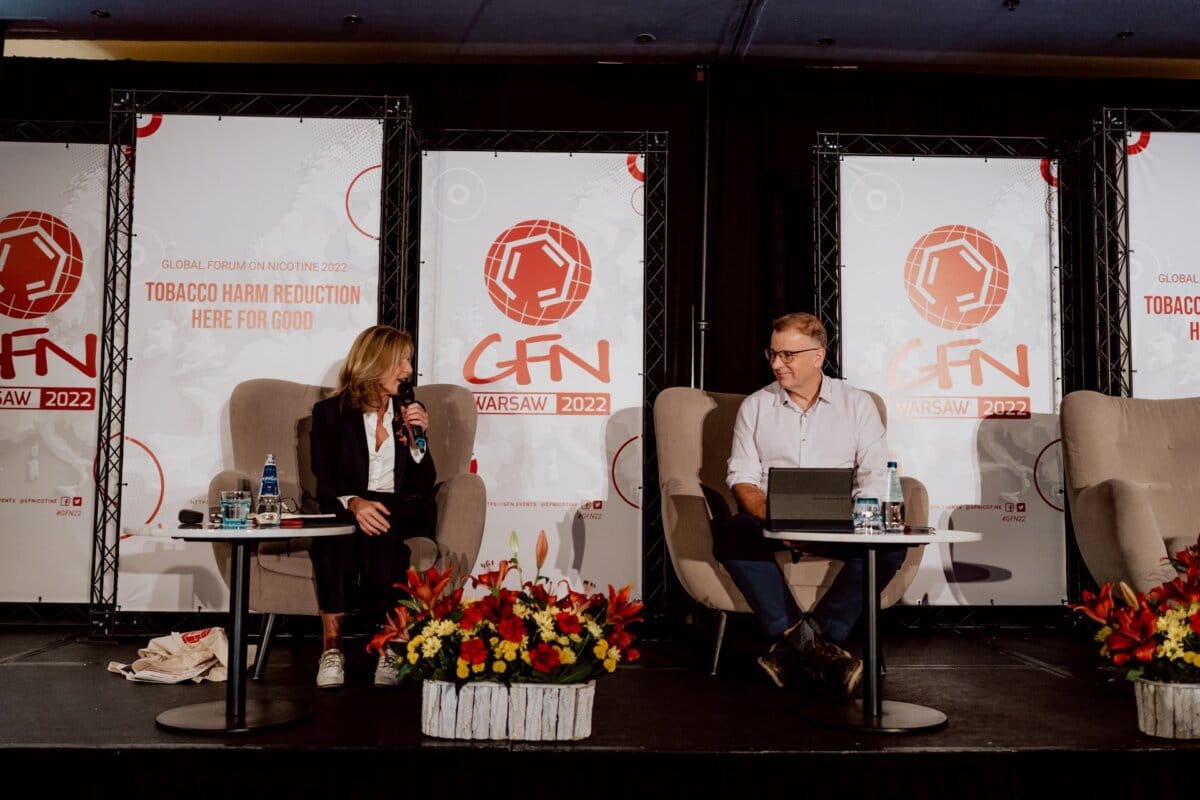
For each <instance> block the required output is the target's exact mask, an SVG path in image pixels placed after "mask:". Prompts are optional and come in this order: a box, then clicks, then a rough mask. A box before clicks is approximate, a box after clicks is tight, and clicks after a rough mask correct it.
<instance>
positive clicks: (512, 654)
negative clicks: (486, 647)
mask: <svg viewBox="0 0 1200 800" xmlns="http://www.w3.org/2000/svg"><path fill="white" fill-rule="evenodd" d="M517 648H518V645H517V643H516V642H509V641H503V640H497V639H493V640H492V655H494V656H495V657H496V658H497V659H504V660H505V661H512V660H513V659H514V658H516V657H517Z"/></svg>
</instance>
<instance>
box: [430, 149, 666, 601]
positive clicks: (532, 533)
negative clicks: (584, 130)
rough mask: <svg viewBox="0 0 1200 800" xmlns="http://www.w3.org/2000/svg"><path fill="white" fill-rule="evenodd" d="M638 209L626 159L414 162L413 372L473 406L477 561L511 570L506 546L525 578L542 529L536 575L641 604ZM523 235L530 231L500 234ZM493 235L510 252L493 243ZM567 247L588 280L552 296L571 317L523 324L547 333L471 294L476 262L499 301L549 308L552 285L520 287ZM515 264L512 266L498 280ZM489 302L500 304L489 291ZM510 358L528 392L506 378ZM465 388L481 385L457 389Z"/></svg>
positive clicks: (455, 155)
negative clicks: (417, 260) (490, 272)
mask: <svg viewBox="0 0 1200 800" xmlns="http://www.w3.org/2000/svg"><path fill="white" fill-rule="evenodd" d="M641 203H642V183H641V180H640V167H639V164H638V162H637V161H636V160H634V161H631V160H630V159H629V158H628V157H627V156H625V155H609V154H586V153H585V154H580V153H576V154H574V155H567V154H549V153H499V154H493V153H490V152H487V153H476V152H448V151H441V152H437V151H435V152H429V153H427V154H426V155H425V158H424V163H423V167H422V210H421V220H422V235H421V263H422V266H421V310H420V336H419V338H418V342H417V347H418V371H419V373H420V376H421V381H422V382H423V383H458V384H462V385H466V386H467V387H468V388H470V389H472V391H474V392H475V393H476V405H477V407H479V408H480V412H481V413H480V417H479V429H478V433H477V435H476V438H475V459H476V462H477V464H478V472H479V474H480V476H481V477H482V478H483V479H484V482H485V484H486V486H487V495H488V516H487V527H486V531H485V535H484V541H483V547H482V549H481V551H480V555H479V561H480V562H483V561H492V562H496V561H499V560H501V559H505V558H510V557H511V552H510V549H509V537H510V534H511V533H512V532H513V531H516V532H517V535H518V538H519V541H520V547H521V550H520V555H521V559H522V564H523V565H526V566H527V567H529V569H528V570H527V572H526V578H532V577H533V570H532V564H533V553H534V543H535V540H536V537H537V533H538V531H539V530H545V531H546V535H547V537H548V538H549V542H550V556H549V559H548V561H547V566H546V568H545V569H544V570H543V573H544V574H547V575H549V576H550V577H551V578H554V579H558V578H560V577H562V578H567V579H569V580H571V581H572V582H573V583H575V584H576V585H577V586H578V584H579V582H580V580H586V581H591V582H594V583H596V584H599V585H600V586H601V587H602V588H603V586H604V584H606V583H611V584H614V585H615V586H617V587H621V586H623V585H625V584H627V583H631V584H633V585H634V586H635V592H639V591H640V584H641V566H642V555H641V551H642V543H641V509H640V506H641V485H642V446H641V445H642V442H641V433H642V405H643V397H642V360H643V347H642V338H643V330H644V323H643V291H644V281H643V272H644V269H643V263H642V258H643V220H642V216H641V208H642V206H641ZM527 221H542V224H540V225H535V226H528V227H526V228H520V227H518V228H516V229H515V230H513V229H514V226H518V225H519V224H520V223H523V222H527ZM546 222H550V223H556V224H557V225H555V224H545V223H546ZM557 226H563V227H565V228H566V229H567V232H563V231H562V230H561V229H560V228H559V227H557ZM506 231H511V232H510V233H509V238H510V240H511V242H512V243H513V245H512V248H513V249H506V248H504V247H503V246H501V245H496V244H495V242H496V241H497V239H499V238H501V237H503V236H505V234H506ZM571 233H573V234H574V236H575V237H578V240H579V242H581V243H582V244H583V246H584V248H585V250H586V252H587V254H588V255H589V256H590V265H591V271H590V278H589V277H588V275H587V274H586V271H582V272H580V271H577V272H576V275H575V281H574V282H573V283H572V284H571V285H570V286H569V287H567V289H566V290H565V294H566V296H568V297H574V298H575V299H576V300H579V298H580V297H581V298H582V300H581V302H578V304H577V305H574V307H573V310H570V308H571V306H572V305H573V304H572V303H570V302H565V303H550V304H549V305H547V306H545V308H544V309H541V310H539V311H538V312H537V313H538V314H540V315H543V318H544V319H545V320H547V321H548V324H527V323H529V322H531V321H532V320H528V319H526V321H525V322H520V321H516V320H515V319H513V318H510V316H507V315H506V313H504V312H502V311H501V309H500V307H499V306H498V305H497V303H496V302H493V299H492V298H491V297H490V296H489V282H488V280H487V279H485V269H486V267H487V265H488V258H489V252H491V253H492V254H493V255H494V256H495V257H496V260H494V261H493V262H492V266H493V267H494V268H497V267H498V268H499V270H500V274H502V275H511V276H512V277H513V278H514V282H513V283H512V284H511V285H510V286H509V289H510V290H512V289H513V287H516V293H517V295H518V298H517V300H520V299H523V298H524V297H525V296H526V295H529V296H530V297H531V298H532V299H533V301H534V302H535V305H536V302H537V299H538V298H541V299H542V300H545V299H546V298H547V297H550V298H554V297H558V296H562V295H563V292H564V290H563V288H562V287H561V286H558V287H550V286H549V284H547V285H546V286H545V287H543V289H544V291H543V292H541V293H537V292H536V289H537V287H536V286H534V285H533V284H534V282H536V279H537V273H536V271H537V270H538V269H539V266H540V267H542V268H545V269H546V270H547V272H546V273H544V274H542V277H547V276H548V275H551V274H557V275H560V276H561V274H562V272H561V269H559V268H557V267H555V268H550V267H549V266H548V265H549V263H550V260H554V259H557V260H558V261H559V263H560V264H562V263H566V262H567V260H569V257H570V256H573V255H575V254H577V250H576V249H575V246H574V241H573V238H572V237H571V236H570V234H571ZM546 237H550V239H551V240H552V241H549V243H548V240H547V238H546ZM522 238H524V239H530V238H532V239H534V240H535V241H533V242H532V243H528V246H527V247H525V248H522V247H521V246H520V245H519V244H516V243H517V242H519V241H520V240H522ZM564 242H565V244H563V243H564ZM556 243H557V244H556ZM517 249H519V250H520V256H521V257H522V258H523V260H520V261H519V262H518V263H519V265H521V266H520V268H519V269H515V271H510V268H512V267H513V264H512V261H511V259H512V258H513V257H514V256H515V255H516V253H515V250H517ZM552 251H553V252H552ZM567 251H569V253H568V252H567ZM564 253H566V255H564ZM548 259H549V260H548ZM527 279H528V280H530V283H528V284H526V283H524V281H525V280H527ZM550 282H551V283H552V282H553V280H551V281H550ZM492 288H493V291H494V292H495V293H496V296H497V297H499V298H505V297H506V295H505V294H504V292H505V290H504V288H503V287H501V286H499V285H497V284H495V283H493V287H492ZM572 291H577V292H578V294H577V295H571V292H572ZM555 292H558V293H559V294H555ZM534 294H537V297H536V298H535V297H533V295H534ZM505 302H507V301H505ZM515 304H516V300H514V301H513V303H512V304H510V308H511V307H512V306H513V305H515ZM514 315H515V316H517V317H520V316H521V315H520V314H516V313H515V312H514ZM489 337H491V338H490V339H489ZM497 337H498V338H497ZM538 337H547V338H541V339H538ZM521 342H524V343H525V344H524V345H522V344H521ZM604 343H607V344H604ZM522 347H524V348H525V350H526V353H527V355H528V357H529V359H528V361H527V362H526V364H527V367H528V381H529V382H527V383H523V382H522V379H521V375H520V374H519V371H517V372H512V369H513V363H514V361H519V360H520V359H519V357H518V356H517V353H518V352H519V350H520V348H522ZM604 347H607V348H608V354H607V359H606V358H605V357H604V355H603V352H602V350H603V348H604ZM559 348H561V349H559ZM555 352H557V356H555V355H554V353H555ZM473 353H474V354H475V356H477V357H475V358H473V357H472V354H473ZM546 356H551V358H549V359H547V358H546ZM573 358H577V359H579V360H580V361H583V362H584V363H585V364H586V365H588V368H586V369H585V368H583V367H581V366H579V365H578V364H577V363H575V362H574V361H573V360H572V359H573ZM506 362H507V363H506ZM605 364H607V366H608V370H607V379H606V378H605V377H597V375H595V374H593V373H602V374H603V372H604V370H603V369H602V367H603V366H604V365H605ZM556 366H557V367H559V368H561V375H559V376H555V375H554V371H555V368H556ZM506 372H512V374H508V375H504V373H506ZM468 374H471V375H473V376H475V377H476V379H477V380H479V381H487V382H478V383H471V382H470V381H468V380H467V377H466V376H467V375H468ZM497 376H502V377H497ZM492 378H496V379H495V380H491V379H492ZM568 394H570V395H571V396H568ZM539 403H542V404H544V405H542V406H541V409H540V412H537V413H534V412H533V409H534V408H535V407H536V406H537V404H539ZM564 412H568V413H564ZM581 412H584V413H581ZM586 412H590V413H586Z"/></svg>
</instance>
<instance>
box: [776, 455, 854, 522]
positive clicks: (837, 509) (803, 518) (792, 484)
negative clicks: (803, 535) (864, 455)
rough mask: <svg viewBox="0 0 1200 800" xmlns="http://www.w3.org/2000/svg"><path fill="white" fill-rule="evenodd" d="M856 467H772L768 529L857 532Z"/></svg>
mask: <svg viewBox="0 0 1200 800" xmlns="http://www.w3.org/2000/svg"><path fill="white" fill-rule="evenodd" d="M853 489H854V468H853V467H771V469H770V470H769V471H768V472H767V526H766V527H767V528H768V529H769V530H771V531H825V532H830V533H854V512H853V506H854V501H853Z"/></svg>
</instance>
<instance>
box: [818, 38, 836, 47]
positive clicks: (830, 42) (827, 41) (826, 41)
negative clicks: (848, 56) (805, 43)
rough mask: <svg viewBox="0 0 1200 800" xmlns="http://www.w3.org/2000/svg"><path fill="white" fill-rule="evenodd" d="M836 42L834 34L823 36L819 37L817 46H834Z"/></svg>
mask: <svg viewBox="0 0 1200 800" xmlns="http://www.w3.org/2000/svg"><path fill="white" fill-rule="evenodd" d="M835 44H837V39H834V38H833V37H832V36H822V37H821V38H820V39H817V47H833V46H834V45H835Z"/></svg>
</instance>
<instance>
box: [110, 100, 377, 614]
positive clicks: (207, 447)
mask: <svg viewBox="0 0 1200 800" xmlns="http://www.w3.org/2000/svg"><path fill="white" fill-rule="evenodd" d="M382 141H383V139H382V126H381V124H380V122H379V121H378V120H363V119H337V120H332V119H304V120H303V121H301V120H299V119H287V118H255V117H242V118H239V117H230V116H226V117H220V118H219V117H207V116H205V117H201V116H184V115H165V116H150V115H147V116H146V117H144V118H143V119H141V120H139V138H138V145H137V159H138V169H137V179H136V182H135V184H134V234H135V235H136V237H137V246H136V248H135V251H134V253H133V259H132V262H133V263H132V269H131V274H130V286H131V290H130V294H131V298H130V310H129V356H130V359H131V361H130V365H129V369H128V385H127V391H126V410H125V435H126V437H127V440H126V441H127V445H126V447H125V461H124V464H123V476H122V477H123V481H124V483H125V485H126V488H125V493H124V497H123V498H122V508H121V525H122V530H127V529H134V530H136V529H142V528H146V527H156V526H160V525H162V526H170V525H173V524H175V519H176V514H177V513H178V511H179V509H181V508H196V509H204V508H206V507H207V504H208V499H207V498H208V484H209V480H210V479H211V478H212V477H213V476H214V475H215V474H216V473H217V472H219V471H221V470H222V469H225V468H228V467H231V466H232V452H231V450H230V431H229V419H228V404H229V395H230V392H231V391H232V390H233V388H234V387H235V386H236V385H237V384H238V383H239V382H241V381H243V380H249V379H251V378H280V379H285V380H291V381H297V382H299V383H308V384H317V385H324V386H332V385H334V383H335V382H336V377H337V372H336V370H337V367H338V366H339V365H340V362H341V359H342V358H343V357H344V356H345V354H346V350H347V349H348V348H349V345H350V342H351V341H352V340H353V338H354V336H355V335H356V334H357V333H358V332H359V331H360V330H362V329H363V328H364V327H366V326H368V325H371V324H374V322H375V319H376V311H377V302H378V293H379V242H378V235H379V219H380V208H379V196H380V180H379V175H380V170H379V164H380V158H381V154H382ZM129 443H133V444H134V445H135V446H130V444H129ZM265 456H266V453H263V457H264V458H265ZM255 489H256V490H257V487H255ZM295 499H296V500H297V501H298V500H300V498H295ZM216 569H217V565H216V563H215V561H214V559H213V554H212V548H211V546H208V545H204V544H200V545H196V544H184V543H180V542H174V541H171V540H165V539H153V540H151V539H148V538H147V537H128V538H125V539H124V540H123V541H122V544H121V565H120V576H121V578H120V583H119V591H120V595H119V597H118V600H119V602H120V605H121V606H122V607H123V608H125V609H131V610H153V611H180V610H186V609H194V608H197V607H199V608H223V607H225V604H226V595H225V587H224V585H223V583H222V582H221V579H220V577H219V573H217V571H216Z"/></svg>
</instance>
